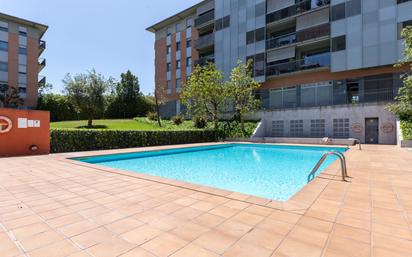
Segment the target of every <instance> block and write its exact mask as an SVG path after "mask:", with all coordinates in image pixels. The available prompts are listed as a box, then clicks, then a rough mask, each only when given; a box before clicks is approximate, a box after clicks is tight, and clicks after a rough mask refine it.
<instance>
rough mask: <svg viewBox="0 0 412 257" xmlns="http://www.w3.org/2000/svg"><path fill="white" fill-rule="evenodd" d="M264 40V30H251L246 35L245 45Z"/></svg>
mask: <svg viewBox="0 0 412 257" xmlns="http://www.w3.org/2000/svg"><path fill="white" fill-rule="evenodd" d="M262 40H265V28H260V29H257V30H252V31H249V32H247V33H246V44H253V43H254V42H259V41H262Z"/></svg>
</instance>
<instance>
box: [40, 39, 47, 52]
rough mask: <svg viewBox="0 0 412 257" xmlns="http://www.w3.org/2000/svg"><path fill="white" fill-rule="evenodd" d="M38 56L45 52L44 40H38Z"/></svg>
mask: <svg viewBox="0 0 412 257" xmlns="http://www.w3.org/2000/svg"><path fill="white" fill-rule="evenodd" d="M39 49H40V52H39V56H40V55H41V54H42V53H43V51H44V50H46V41H44V40H39Z"/></svg>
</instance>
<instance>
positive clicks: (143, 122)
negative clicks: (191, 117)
mask: <svg viewBox="0 0 412 257" xmlns="http://www.w3.org/2000/svg"><path fill="white" fill-rule="evenodd" d="M86 125H87V121H86V120H81V121H61V122H52V123H51V128H54V129H58V128H62V129H87V128H86ZM93 126H94V127H95V129H115V130H142V131H148V130H151V131H153V130H197V128H195V126H194V125H193V122H192V121H185V122H184V123H183V124H180V125H175V124H173V122H172V121H170V120H163V121H162V127H159V126H158V124H157V122H156V121H151V120H149V119H147V118H136V119H133V120H132V119H128V120H93ZM256 126H257V122H246V124H245V128H246V131H247V136H250V135H252V133H253V131H254V130H255V128H256ZM207 129H213V124H212V123H211V122H209V123H208V125H207ZM219 130H220V131H222V132H223V133H224V134H225V135H226V136H227V137H242V133H241V130H240V126H239V124H238V123H236V122H231V123H227V122H219Z"/></svg>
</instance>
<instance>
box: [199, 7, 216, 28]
mask: <svg viewBox="0 0 412 257" xmlns="http://www.w3.org/2000/svg"><path fill="white" fill-rule="evenodd" d="M214 21H215V11H214V10H212V11H209V12H207V13H204V14H201V15H199V17H197V18H196V19H195V27H196V28H200V27H205V26H207V25H210V24H213V23H214Z"/></svg>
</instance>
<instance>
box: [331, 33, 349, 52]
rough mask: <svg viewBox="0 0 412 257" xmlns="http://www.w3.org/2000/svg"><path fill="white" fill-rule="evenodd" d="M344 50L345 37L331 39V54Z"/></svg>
mask: <svg viewBox="0 0 412 257" xmlns="http://www.w3.org/2000/svg"><path fill="white" fill-rule="evenodd" d="M345 49H346V36H339V37H335V38H332V52H337V51H342V50H345Z"/></svg>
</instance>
